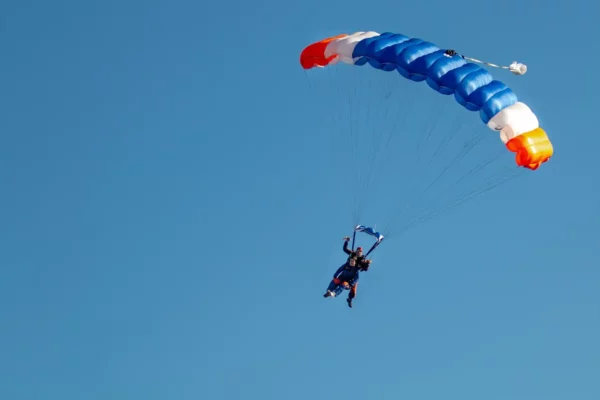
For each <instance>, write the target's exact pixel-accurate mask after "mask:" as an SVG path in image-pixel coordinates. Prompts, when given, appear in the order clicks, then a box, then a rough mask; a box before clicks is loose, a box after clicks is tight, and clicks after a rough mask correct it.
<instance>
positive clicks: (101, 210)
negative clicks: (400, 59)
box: [0, 0, 600, 400]
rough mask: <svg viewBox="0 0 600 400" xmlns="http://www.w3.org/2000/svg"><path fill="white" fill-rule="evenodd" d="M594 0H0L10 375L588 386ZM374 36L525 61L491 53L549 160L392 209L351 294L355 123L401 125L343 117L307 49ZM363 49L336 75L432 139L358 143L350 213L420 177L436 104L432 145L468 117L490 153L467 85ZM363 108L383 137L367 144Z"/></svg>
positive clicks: (121, 389)
mask: <svg viewBox="0 0 600 400" xmlns="http://www.w3.org/2000/svg"><path fill="white" fill-rule="evenodd" d="M592 3H593V2H585V1H583V0H575V1H571V2H569V3H568V4H567V3H565V4H564V5H561V6H560V7H559V8H555V9H553V8H552V7H549V6H547V4H544V5H542V3H540V2H535V1H530V0H529V1H524V2H521V3H519V4H516V3H515V4H509V5H507V4H504V3H499V2H481V1H466V0H457V1H454V2H450V3H449V2H442V1H426V2H418V3H415V2H413V3H410V4H409V3H405V2H404V3H403V2H392V1H380V2H377V3H375V4H373V3H371V4H372V5H367V3H365V2H355V1H352V0H350V1H328V2H320V1H319V2H317V1H305V2H296V3H294V2H292V3H289V4H286V3H285V2H275V1H255V2H239V1H238V2H225V3H217V2H214V3H203V2H197V1H195V2H194V1H179V0H172V1H169V2H167V1H153V0H150V1H144V2H142V1H128V0H121V1H102V2H79V1H54V2H41V1H18V2H17V1H8V2H4V3H3V5H2V8H1V12H0V29H1V35H0V43H1V46H2V53H3V57H2V59H3V61H2V63H0V72H1V73H0V85H1V95H0V108H1V109H2V114H1V115H2V117H1V118H0V140H1V142H0V184H1V186H0V187H1V190H2V195H1V196H0V266H1V269H0V271H1V275H0V324H1V325H0V332H1V335H0V354H1V356H0V397H1V398H3V399H11V400H21V399H28V400H29V399H41V398H44V399H60V400H70V399H83V398H85V399H87V400H95V399H102V400H105V399H108V398H110V399H144V400H151V399H181V400H184V399H198V398H200V399H210V400H220V399H227V400H228V399H245V400H253V399H261V400H264V399H290V400H294V399H315V400H316V399H330V398H339V397H343V398H344V399H346V400H354V399H381V400H384V399H394V400H395V399H399V398H405V399H415V400H416V399H419V400H429V399H436V400H439V399H445V400H451V399H457V400H458V399H460V400H471V399H473V400H475V399H477V400H479V399H486V400H495V399H498V400H500V399H502V400H505V399H511V400H520V399H523V400H525V399H527V400H535V399H544V400H559V399H560V400H562V399H565V398H569V399H577V400H592V399H598V398H600V387H599V386H598V376H600V344H599V342H598V337H600V314H599V312H598V309H599V308H598V304H599V302H600V291H599V290H598V284H599V282H600V272H599V269H598V267H599V266H600V262H599V257H598V255H597V251H595V250H594V248H595V246H597V245H598V242H599V240H598V234H597V229H596V228H597V226H598V224H599V222H600V212H598V204H600V192H599V191H598V189H597V185H596V182H597V180H598V172H599V171H598V167H597V162H596V151H595V150H596V149H597V148H599V147H600V139H598V135H597V134H596V130H595V129H594V119H595V106H596V105H597V98H596V96H595V94H596V93H597V91H598V89H600V84H599V83H598V82H597V80H596V79H595V76H596V66H597V65H598V63H599V61H600V60H599V57H600V56H599V55H598V52H594V51H593V47H594V46H593V43H594V42H593V40H592V38H594V37H597V36H598V35H599V34H600V32H599V31H598V28H597V26H596V25H597V24H596V19H597V18H595V17H596V16H597V15H598V13H599V10H598V5H592ZM359 30H375V31H378V32H384V31H393V32H398V33H403V34H406V35H408V36H417V37H421V38H424V39H426V40H429V41H432V42H434V43H436V44H438V45H440V46H444V47H452V48H455V49H457V50H459V51H461V52H464V53H465V54H467V55H470V56H473V57H476V58H480V59H485V60H490V61H493V62H499V63H510V62H511V61H513V60H518V61H521V62H524V63H526V64H527V65H528V67H529V72H528V73H527V75H525V76H523V77H516V76H513V75H511V74H508V73H505V72H503V71H498V70H493V71H492V73H493V74H494V76H495V77H497V78H498V79H501V80H503V81H504V82H506V83H507V84H508V85H509V86H511V88H513V89H514V90H515V92H516V93H517V94H518V95H519V96H520V98H521V99H522V100H523V101H525V102H526V103H527V104H529V105H530V106H531V107H532V108H533V109H534V111H535V112H536V114H537V115H538V117H539V118H540V121H541V124H542V126H543V127H544V128H545V129H546V131H547V132H548V134H549V135H550V138H551V139H552V141H553V144H554V146H555V156H554V158H553V159H552V160H551V161H550V162H549V163H547V164H545V165H543V166H542V168H540V169H539V170H538V171H535V172H533V173H531V172H528V171H527V173H525V174H522V176H520V177H519V179H515V180H511V181H510V182H507V183H506V184H504V185H501V186H498V187H497V188H495V189H494V190H491V191H489V192H486V193H485V194H484V195H481V196H477V197H475V198H474V199H472V200H471V201H469V202H466V203H464V204H462V205H461V206H460V207H457V208H454V209H452V210H450V211H449V212H446V213H443V214H441V215H439V216H438V217H436V218H434V219H431V220H428V221H426V222H424V223H422V224H419V225H417V226H415V227H414V229H410V230H406V231H405V230H403V229H402V227H403V226H405V225H404V222H406V221H407V220H404V222H402V221H400V222H399V223H397V224H395V225H394V226H393V227H392V235H391V236H390V237H389V240H385V241H384V243H383V244H382V245H381V247H380V248H378V249H377V251H376V252H375V255H374V261H373V267H372V268H371V270H370V271H369V272H367V273H365V274H363V275H362V276H361V281H360V286H359V291H358V297H357V299H356V301H355V306H354V308H353V309H349V308H348V307H347V306H346V303H345V301H343V299H340V298H336V299H324V298H323V297H322V294H323V292H324V290H325V288H326V286H327V284H328V282H329V280H330V279H331V275H332V274H333V272H334V271H335V269H336V268H337V267H338V266H339V265H340V264H341V263H342V262H343V260H344V257H343V254H342V252H341V245H342V237H343V236H345V235H348V234H350V233H351V229H352V226H353V224H354V223H356V222H357V221H356V220H355V219H354V216H355V215H354V214H353V213H352V210H353V208H352V205H353V204H352V199H353V196H354V194H355V193H356V191H355V190H354V189H355V187H354V186H353V183H354V182H356V179H357V177H358V175H357V173H358V172H357V170H355V168H356V167H357V166H359V167H361V168H362V167H363V166H364V167H365V168H366V166H368V165H369V163H368V162H367V161H368V158H367V156H366V155H367V154H368V150H367V149H366V148H363V147H362V144H365V143H366V144H369V145H370V144H373V143H378V144H384V143H385V141H382V139H383V138H384V136H383V135H379V134H383V133H384V132H386V129H388V130H389V129H390V127H391V125H382V128H381V129H379V128H373V127H372V126H371V125H369V124H370V123H372V122H373V121H375V122H377V123H379V122H381V123H382V124H385V123H388V124H389V123H390V122H389V120H387V122H386V121H384V119H383V118H381V119H380V118H379V117H378V116H377V115H375V114H371V115H368V116H364V115H363V119H359V122H358V123H364V124H365V125H360V126H364V127H365V129H362V128H361V127H360V126H359V125H356V124H353V122H352V121H353V120H351V119H349V117H348V115H350V114H351V115H352V116H356V115H354V114H352V113H348V114H342V120H335V119H332V118H331V117H332V116H333V115H334V114H333V112H329V110H333V109H334V108H329V107H330V106H331V104H333V103H332V98H331V97H328V96H330V95H331V94H332V92H331V91H330V89H331V87H330V86H328V84H327V81H326V80H325V79H324V76H326V75H323V74H320V75H319V74H309V73H306V72H305V71H303V70H302V69H301V68H300V65H299V62H298V58H299V54H300V51H301V49H302V48H303V47H304V46H306V45H307V44H309V43H312V42H314V41H317V40H320V39H322V38H324V37H327V36H330V35H334V34H338V33H341V32H346V33H351V32H355V31H359ZM349 68H350V67H346V68H345V69H344V67H341V69H340V68H338V69H337V70H335V71H333V72H332V75H331V77H332V79H335V80H332V81H331V82H335V84H336V85H338V86H335V87H342V88H345V89H348V87H349V86H348V85H354V84H355V82H358V79H362V80H363V81H364V82H367V79H373V81H372V82H375V83H377V84H378V86H377V90H373V91H372V92H370V93H369V100H371V101H379V96H383V97H384V98H386V99H387V100H386V107H387V108H386V109H387V110H391V111H392V112H398V110H400V111H403V112H405V114H406V115H408V116H409V117H410V118H408V119H407V120H406V121H405V122H404V125H402V127H403V128H402V129H404V131H405V132H416V133H418V135H415V136H394V138H395V140H394V142H393V146H387V147H386V148H385V150H386V154H387V155H388V157H389V160H390V161H389V163H388V164H385V168H384V167H383V165H382V164H379V162H377V163H374V164H370V165H372V166H373V167H375V171H376V173H375V174H373V175H371V176H372V177H374V176H376V177H377V178H378V179H379V180H378V182H377V183H378V185H376V186H374V187H373V189H372V190H373V191H369V192H368V193H366V194H365V195H364V199H365V200H366V203H365V208H364V209H362V210H363V211H364V213H363V214H362V216H363V218H364V220H362V219H361V220H360V221H359V222H360V223H365V224H369V225H373V224H377V227H380V226H385V225H387V223H388V222H390V220H389V219H388V215H393V214H394V213H396V212H397V211H398V207H397V205H398V204H399V203H397V202H396V200H395V199H398V198H399V199H403V198H406V196H407V194H411V193H420V192H413V191H412V190H413V189H409V188H413V187H416V186H415V185H418V184H419V183H422V182H421V181H420V180H419V178H418V177H420V176H421V175H420V171H421V170H420V169H419V168H418V167H417V166H415V165H413V164H411V162H410V161H408V160H409V158H408V157H409V156H415V155H416V153H414V152H411V150H410V149H411V148H412V147H410V146H408V144H407V142H405V140H408V139H406V138H407V137H408V138H419V137H422V135H423V134H424V133H423V132H426V130H427V129H428V126H429V125H428V124H433V123H434V122H435V121H438V119H436V118H434V117H435V115H437V114H434V112H433V110H436V109H437V108H436V107H438V106H439V107H441V106H442V105H444V103H447V104H445V105H444V108H443V112H441V114H440V115H441V116H440V117H439V121H442V122H440V123H439V124H438V125H437V126H438V127H440V128H439V129H438V130H436V134H435V135H436V136H435V137H437V138H438V139H441V138H443V137H445V135H446V133H447V132H459V131H458V130H454V129H455V128H453V126H454V125H451V124H453V123H455V122H456V121H458V122H463V123H464V124H465V125H464V128H463V129H462V130H461V131H460V133H457V136H456V137H457V138H461V140H462V138H469V137H480V138H481V141H480V143H479V144H478V145H477V147H474V148H473V150H472V151H471V152H470V153H469V154H470V155H472V156H473V157H481V159H482V160H483V159H489V157H491V156H490V155H491V154H494V153H497V152H498V150H500V151H501V150H502V147H501V142H500V140H499V139H498V137H497V134H495V133H493V132H491V131H489V130H488V129H487V128H486V127H485V126H484V125H483V124H482V123H481V121H480V120H479V117H478V116H477V114H475V113H469V112H467V111H466V110H463V109H461V108H460V107H458V106H457V105H456V103H455V102H454V100H453V99H452V98H451V97H450V98H449V97H443V96H439V95H437V94H436V93H435V92H433V91H432V90H431V89H430V88H428V87H427V86H426V85H425V84H420V86H419V85H415V84H412V85H408V84H407V82H406V81H402V78H401V77H400V76H399V75H397V74H396V75H390V74H388V75H385V74H384V73H382V72H379V71H375V70H371V71H367V70H360V71H352V72H351V71H349V70H348V69H349ZM357 72H358V73H357ZM365 72H367V73H368V74H365ZM361 73H362V74H361ZM351 74H355V75H354V76H357V77H358V78H357V80H356V81H355V80H353V79H351V78H350V76H352V75H351ZM384 75H385V76H384ZM367 76H368V78H367ZM394 80H396V81H397V82H393V83H390V81H394ZM356 85H357V86H356V87H359V86H358V84H357V83H356ZM393 85H397V86H393ZM352 87H354V86H352ZM394 88H396V89H394ZM390 93H391V95H390ZM388 95H390V97H389V98H387V97H386V96H388ZM396 96H397V97H396ZM411 96H414V97H411ZM360 98H361V99H362V97H360ZM346 112H348V111H346ZM336 115H337V114H336ZM344 116H345V117H344ZM358 117H359V118H360V116H358ZM448 118H449V119H448ZM455 119H456V120H455ZM336 121H338V122H336ZM340 121H341V122H340ZM458 122H456V123H458ZM358 123H357V124H358ZM350 126H354V127H355V128H358V129H356V130H355V133H358V134H362V139H363V140H364V139H365V138H369V140H367V141H363V142H361V147H356V148H355V149H357V150H359V151H360V153H358V154H359V156H358V157H357V158H356V159H354V160H352V158H351V156H350V154H351V153H350V152H349V149H350V148H349V147H348V146H349V144H350V142H349V141H348V140H346V139H347V138H348V135H349V127H350ZM369 129H371V130H372V131H373V132H375V133H377V134H378V135H376V136H375V137H374V140H375V139H377V140H378V141H377V142H376V141H373V142H371V137H370V136H368V135H367V133H368V132H369ZM459 135H463V136H459ZM456 143H458V145H457V146H459V147H455V148H454V150H453V151H454V153H450V154H457V152H458V151H459V149H460V143H461V142H460V140H459V141H457V142H456ZM432 149H435V145H434V144H433V143H432V144H431V146H426V147H425V148H424V150H423V153H422V154H423V155H425V156H427V155H431V154H433V153H431V150H432ZM449 151H452V149H451V148H450V150H449ZM445 160H447V159H439V158H435V159H434V163H433V164H432V165H433V167H432V168H433V169H432V171H433V173H434V174H435V173H436V172H440V171H442V170H443V169H444V167H445V165H447V164H445V163H446V162H447V161H445ZM469 162H472V163H476V162H477V160H476V159H475V158H473V160H472V161H469ZM512 163H513V157H512V155H510V154H505V156H504V157H503V158H501V159H500V161H499V162H498V163H496V165H495V166H494V167H490V168H491V169H489V170H486V173H492V172H494V171H499V170H501V169H502V168H508V167H512V165H513V164H512ZM473 165H475V164H465V166H464V168H467V169H468V168H469V166H470V167H472V166H473ZM493 168H496V170H494V169H493ZM463 173H464V171H463V172H461V171H460V170H456V171H454V172H449V174H448V176H445V178H446V177H449V179H450V180H449V181H448V182H452V179H455V178H460V177H461V176H462V175H461V174H463ZM477 179H480V180H477ZM477 179H475V180H474V181H473V183H472V184H470V185H472V186H470V188H473V187H477V188H482V187H484V184H485V182H487V181H485V179H484V178H477ZM451 188H452V187H451ZM467 189H468V187H466V186H465V189H464V190H467ZM415 190H416V189H415ZM447 193H450V192H446V191H444V190H443V187H442V186H436V187H435V188H434V189H432V191H431V192H428V194H429V195H432V199H433V200H438V201H440V202H441V204H450V202H451V200H452V198H453V197H452V196H451V195H450V194H447ZM416 204H421V203H416ZM412 216H417V214H412ZM394 229H395V230H394ZM363 243H367V242H363ZM344 296H345V295H344Z"/></svg>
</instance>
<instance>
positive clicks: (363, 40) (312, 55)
mask: <svg viewBox="0 0 600 400" xmlns="http://www.w3.org/2000/svg"><path fill="white" fill-rule="evenodd" d="M339 62H342V63H345V64H350V65H355V66H364V65H367V64H368V65H370V66H371V67H373V68H375V69H378V70H382V71H387V72H389V71H398V72H399V74H400V75H401V76H402V77H404V78H406V79H409V80H411V81H415V82H422V81H425V82H426V83H427V85H428V86H429V87H430V88H432V89H433V90H435V91H437V92H438V93H440V94H443V95H454V98H455V100H456V101H457V102H458V103H459V104H460V105H461V106H463V107H464V108H465V109H467V110H469V111H478V112H479V116H480V118H481V120H482V121H483V123H484V124H486V125H487V127H489V128H490V129H491V130H493V131H497V132H499V133H500V139H501V140H502V142H503V143H504V144H505V146H506V148H507V149H508V150H509V151H511V152H513V153H516V156H515V157H516V164H517V165H518V166H519V167H524V168H527V169H530V170H536V169H538V168H539V167H540V165H541V164H543V163H545V162H547V161H548V160H549V159H550V158H551V157H552V155H553V152H554V149H553V146H552V143H551V142H550V139H549V138H548V136H547V134H546V132H545V131H544V130H543V129H542V128H541V127H540V126H539V121H538V118H537V116H536V115H535V114H534V113H533V111H532V110H531V109H530V108H529V106H527V105H526V104H525V103H523V102H521V101H519V100H518V98H517V96H516V94H515V93H514V92H513V91H512V90H511V89H510V88H509V87H508V86H507V85H506V84H504V83H503V82H501V81H499V80H495V79H493V78H492V75H491V74H490V73H489V72H488V71H487V70H485V69H484V68H482V67H480V66H479V65H477V64H486V65H488V66H490V67H498V68H504V69H508V70H509V71H510V72H513V73H514V74H516V75H523V74H525V73H526V72H527V67H526V66H525V65H523V64H519V63H517V62H514V63H512V64H511V65H510V66H506V67H502V66H498V65H495V64H491V63H485V62H481V61H479V60H476V59H473V58H469V57H465V56H463V55H460V54H457V53H456V52H455V51H454V50H443V49H440V48H438V47H437V46H436V45H434V44H432V43H429V42H426V41H424V40H421V39H418V38H409V37H407V36H404V35H402V34H398V33H392V32H385V33H381V34H379V33H377V32H372V31H369V32H356V33H353V34H341V35H337V36H333V37H329V38H326V39H323V40H321V41H318V42H315V43H312V44H311V45H309V46H307V47H306V48H304V50H303V51H302V53H301V55H300V64H301V65H302V67H303V68H304V69H311V68H315V67H320V68H322V67H326V66H331V65H335V64H337V63H339Z"/></svg>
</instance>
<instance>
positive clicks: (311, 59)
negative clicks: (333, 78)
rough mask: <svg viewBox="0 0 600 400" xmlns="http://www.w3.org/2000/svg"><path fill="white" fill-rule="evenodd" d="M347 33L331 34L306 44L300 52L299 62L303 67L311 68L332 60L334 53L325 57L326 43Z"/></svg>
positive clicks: (334, 56) (324, 64)
mask: <svg viewBox="0 0 600 400" xmlns="http://www.w3.org/2000/svg"><path fill="white" fill-rule="evenodd" d="M346 36H348V35H346V34H341V35H337V36H332V37H330V38H327V39H324V40H321V41H320V42H316V43H313V44H311V45H308V46H307V47H306V48H305V49H304V50H302V53H300V64H301V65H302V68H304V69H311V68H314V67H324V66H326V65H327V64H329V63H330V62H331V61H333V59H334V58H336V57H337V55H336V54H334V55H332V56H329V57H325V49H326V48H327V44H329V42H331V41H332V40H335V39H339V38H343V37H346Z"/></svg>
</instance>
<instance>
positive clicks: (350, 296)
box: [346, 282, 358, 308]
mask: <svg viewBox="0 0 600 400" xmlns="http://www.w3.org/2000/svg"><path fill="white" fill-rule="evenodd" d="M357 289H358V282H354V284H353V285H352V287H351V288H350V293H348V298H347V299H346V301H347V302H348V307H350V308H352V300H354V298H355V297H356V290H357Z"/></svg>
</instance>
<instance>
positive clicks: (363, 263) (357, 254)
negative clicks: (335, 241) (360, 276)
mask: <svg viewBox="0 0 600 400" xmlns="http://www.w3.org/2000/svg"><path fill="white" fill-rule="evenodd" d="M349 241H350V237H348V236H346V237H345V238H344V247H343V248H342V250H343V251H344V253H346V254H348V255H349V257H348V260H349V259H350V258H356V261H357V262H358V264H359V266H360V267H361V271H368V270H369V265H370V264H371V260H367V258H366V257H365V256H364V255H363V248H362V247H360V246H358V247H357V248H356V251H352V250H350V249H349V248H348V242H349Z"/></svg>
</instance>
